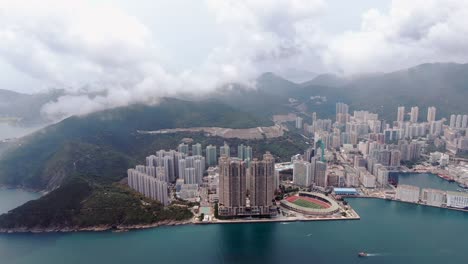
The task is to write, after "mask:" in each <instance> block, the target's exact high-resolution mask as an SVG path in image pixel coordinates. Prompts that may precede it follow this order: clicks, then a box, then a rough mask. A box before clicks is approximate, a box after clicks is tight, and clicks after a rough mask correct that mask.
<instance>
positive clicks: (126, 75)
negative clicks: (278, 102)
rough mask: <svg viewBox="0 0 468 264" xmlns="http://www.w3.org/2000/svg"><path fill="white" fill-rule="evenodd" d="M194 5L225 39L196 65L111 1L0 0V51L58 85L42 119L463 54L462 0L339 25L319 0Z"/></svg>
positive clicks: (467, 6) (467, 29) (467, 36)
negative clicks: (261, 81) (296, 72)
mask: <svg viewBox="0 0 468 264" xmlns="http://www.w3.org/2000/svg"><path fill="white" fill-rule="evenodd" d="M201 4H204V5H206V8H207V9H208V10H209V11H210V12H212V14H213V15H214V18H215V21H213V23H215V24H216V25H217V26H218V27H220V28H222V29H223V32H224V33H223V34H225V39H226V42H225V44H224V45H221V46H218V47H215V48H214V49H213V50H212V52H211V53H210V54H209V55H208V56H207V57H206V59H205V60H204V61H203V62H202V63H201V64H200V65H199V66H198V67H194V68H188V69H179V70H178V71H173V70H168V67H167V66H166V63H165V62H167V61H168V60H170V59H171V58H167V57H166V55H165V54H164V53H163V52H162V51H161V49H160V48H159V46H158V45H159V44H158V39H161V38H164V36H158V35H155V34H153V32H152V30H151V28H149V27H148V26H147V25H145V24H144V23H142V22H141V21H140V20H139V19H138V18H137V17H135V16H132V15H130V14H128V13H127V12H125V10H123V9H121V8H119V7H118V6H117V5H110V4H109V3H106V2H99V3H96V2H91V1H89V2H88V1H59V0H45V1H36V0H32V1H24V0H0V58H1V59H3V60H4V61H6V62H7V63H9V64H11V65H13V66H14V67H15V68H16V69H17V70H19V71H21V72H23V73H25V74H27V75H29V76H31V77H33V78H35V79H37V80H39V81H41V82H43V83H45V84H47V85H49V86H53V87H57V88H63V89H66V91H67V95H65V96H62V97H60V98H59V99H58V100H57V101H56V102H50V103H48V104H46V105H45V106H44V107H43V113H44V114H45V115H47V116H49V117H50V118H52V119H60V118H63V117H66V116H69V115H73V114H86V113H90V112H93V111H97V110H102V109H106V108H111V107H116V106H125V105H128V104H131V103H156V102H157V101H158V98H161V97H163V96H176V95H178V94H181V93H183V94H193V95H197V96H200V95H203V94H206V93H208V92H210V91H213V90H214V89H216V88H217V87H219V86H221V85H223V84H226V83H232V82H240V83H243V84H246V85H248V86H251V87H254V86H255V83H254V80H255V78H256V77H257V76H258V75H259V74H261V73H262V72H264V71H275V72H281V71H282V70H284V69H287V68H298V69H305V70H310V71H316V70H315V69H320V70H321V71H331V72H336V73H341V74H346V75H347V74H356V73H362V72H369V71H372V72H374V71H393V70H398V69H401V68H405V67H409V66H413V65H415V64H419V63H424V62H435V61H452V62H466V61H467V60H468V45H467V44H468V24H467V23H464V18H465V17H467V15H468V1H456V0H448V1H441V0H425V1H421V0H415V1H392V3H391V6H390V9H389V10H388V11H386V12H381V11H378V10H374V9H371V10H368V11H366V12H365V13H364V14H363V15H362V23H361V24H362V25H361V28H360V29H359V30H357V31H347V32H343V33H340V34H330V33H328V32H325V31H324V30H323V29H322V27H321V24H320V23H321V22H320V18H321V16H322V15H323V14H324V12H327V4H326V2H325V1H322V0H292V1H291V0H290V1H287V0H278V1H268V0H244V1H240V0H238V1H235V0H225V1H215V0H206V1H205V2H202V3H201ZM154 19H158V18H157V16H155V18H154ZM168 26H170V25H168ZM177 33H178V32H174V34H177ZM187 46H188V47H187V48H190V43H187ZM180 52H183V51H180ZM90 94H91V95H92V96H90Z"/></svg>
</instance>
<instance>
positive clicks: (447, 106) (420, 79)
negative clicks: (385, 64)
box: [219, 63, 468, 120]
mask: <svg viewBox="0 0 468 264" xmlns="http://www.w3.org/2000/svg"><path fill="white" fill-rule="evenodd" d="M233 87H236V86H233ZM238 88H239V89H231V90H229V91H223V93H222V95H220V96H219V97H220V98H222V100H223V102H225V103H227V104H229V105H231V106H234V107H239V109H246V110H247V111H253V112H256V113H265V114H269V115H271V114H276V113H285V112H291V111H296V109H295V108H292V107H290V105H289V102H288V99H289V98H294V99H296V100H298V103H302V104H303V105H305V106H306V108H307V111H308V112H317V113H318V114H319V117H320V118H328V117H333V116H334V114H335V113H334V111H335V103H336V102H339V101H341V102H345V103H348V104H349V105H350V107H351V111H353V110H370V111H375V112H377V113H379V114H380V116H381V117H382V118H384V119H386V120H394V119H395V116H396V108H397V107H398V106H400V105H403V106H407V107H410V106H419V107H420V118H421V120H423V119H424V117H425V115H426V111H427V107H428V106H436V107H437V110H438V111H437V117H438V118H442V117H448V116H449V115H450V114H452V113H468V105H467V104H466V102H465V101H466V99H465V98H468V64H456V63H434V64H422V65H419V66H416V67H412V68H409V69H406V70H401V71H396V72H391V73H375V74H364V75H359V76H351V77H346V78H344V77H339V76H336V75H332V74H323V75H319V76H317V77H316V78H314V79H313V80H311V81H308V82H305V83H302V84H296V83H293V82H290V81H287V80H285V79H283V78H281V77H279V76H277V75H275V74H272V73H267V74H263V75H262V76H260V77H259V78H258V79H257V86H256V88H257V89H249V88H245V87H243V88H241V87H238ZM239 91H242V92H239ZM317 96H320V98H319V99H317ZM311 97H312V98H311ZM260 99H261V100H260Z"/></svg>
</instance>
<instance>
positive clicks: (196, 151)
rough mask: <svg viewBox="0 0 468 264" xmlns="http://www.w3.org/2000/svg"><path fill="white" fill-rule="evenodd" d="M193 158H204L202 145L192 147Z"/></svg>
mask: <svg viewBox="0 0 468 264" xmlns="http://www.w3.org/2000/svg"><path fill="white" fill-rule="evenodd" d="M192 156H203V153H202V145H201V144H200V143H197V144H195V145H192Z"/></svg>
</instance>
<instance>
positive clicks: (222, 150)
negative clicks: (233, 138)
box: [219, 143, 231, 157]
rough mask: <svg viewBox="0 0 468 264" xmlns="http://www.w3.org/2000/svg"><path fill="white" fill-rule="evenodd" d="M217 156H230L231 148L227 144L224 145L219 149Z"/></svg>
mask: <svg viewBox="0 0 468 264" xmlns="http://www.w3.org/2000/svg"><path fill="white" fill-rule="evenodd" d="M219 155H220V156H221V155H226V156H228V157H230V156H231V148H230V147H229V145H228V144H226V143H224V145H223V146H221V147H220V148H219Z"/></svg>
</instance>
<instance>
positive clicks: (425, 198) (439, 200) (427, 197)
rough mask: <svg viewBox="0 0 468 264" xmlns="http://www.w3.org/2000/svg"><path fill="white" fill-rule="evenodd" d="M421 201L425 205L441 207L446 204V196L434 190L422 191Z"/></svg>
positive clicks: (444, 193) (442, 192)
mask: <svg viewBox="0 0 468 264" xmlns="http://www.w3.org/2000/svg"><path fill="white" fill-rule="evenodd" d="M421 201H422V202H424V203H426V204H427V205H432V206H439V207H440V206H443V205H446V204H447V194H446V192H444V191H441V190H436V189H422V191H421Z"/></svg>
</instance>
